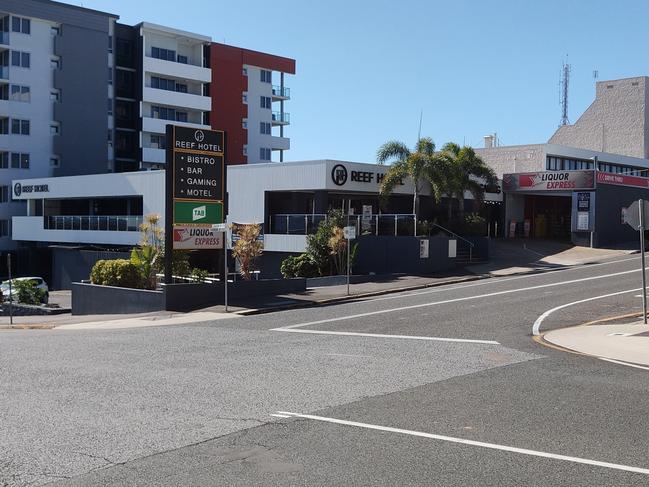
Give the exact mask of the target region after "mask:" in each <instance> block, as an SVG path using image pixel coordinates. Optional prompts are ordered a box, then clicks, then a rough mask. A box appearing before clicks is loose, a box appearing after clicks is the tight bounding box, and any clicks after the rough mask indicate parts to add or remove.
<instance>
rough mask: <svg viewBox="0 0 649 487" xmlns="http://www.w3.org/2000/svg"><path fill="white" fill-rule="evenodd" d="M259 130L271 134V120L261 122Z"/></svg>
mask: <svg viewBox="0 0 649 487" xmlns="http://www.w3.org/2000/svg"><path fill="white" fill-rule="evenodd" d="M259 132H260V133H262V134H264V135H270V122H259Z"/></svg>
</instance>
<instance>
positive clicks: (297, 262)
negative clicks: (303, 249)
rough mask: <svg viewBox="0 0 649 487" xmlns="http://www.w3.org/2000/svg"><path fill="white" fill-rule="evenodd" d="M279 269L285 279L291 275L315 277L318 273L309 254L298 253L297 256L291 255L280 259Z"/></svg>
mask: <svg viewBox="0 0 649 487" xmlns="http://www.w3.org/2000/svg"><path fill="white" fill-rule="evenodd" d="M280 271H281V272H282V276H284V277H285V278H286V279H290V278H292V277H315V276H317V275H318V269H317V267H316V266H315V264H314V263H313V261H312V260H311V257H310V256H309V254H300V255H298V256H297V257H296V256H294V255H291V256H290V257H287V258H286V259H284V260H283V261H282V265H281V267H280Z"/></svg>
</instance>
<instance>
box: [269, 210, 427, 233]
mask: <svg viewBox="0 0 649 487" xmlns="http://www.w3.org/2000/svg"><path fill="white" fill-rule="evenodd" d="M345 218H346V225H348V226H355V227H356V234H357V235H388V236H412V235H414V234H415V215H411V214H383V215H371V216H369V217H366V218H363V216H362V215H349V216H347V217H345ZM326 220H327V215H324V214H296V213H291V214H278V215H271V217H270V230H269V233H272V234H279V235H311V234H313V233H315V232H316V230H317V229H318V225H320V222H323V221H326Z"/></svg>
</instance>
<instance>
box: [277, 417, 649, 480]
mask: <svg viewBox="0 0 649 487" xmlns="http://www.w3.org/2000/svg"><path fill="white" fill-rule="evenodd" d="M278 414H283V415H287V416H290V417H293V418H304V419H311V420H314V421H322V422H325V423H333V424H340V425H343V426H355V427H357V428H364V429H370V430H376V431H385V432H388V433H399V434H402V435H409V436H418V437H421V438H429V439H431V440H439V441H446V442H449V443H458V444H461V445H469V446H478V447H481V448H488V449H490V450H499V451H505V452H509V453H519V454H521V455H530V456H534V457H541V458H549V459H552V460H562V461H566V462H572V463H579V464H582V465H592V466H595V467H604V468H610V469H613V470H623V471H625V472H633V473H640V474H644V475H649V469H647V468H641V467H632V466H629V465H621V464H619V463H609V462H601V461H599V460H589V459H587V458H580V457H571V456H567V455H558V454H556V453H547V452H543V451H538V450H528V449H526V448H517V447H514V446H507V445H499V444H496V443H486V442H483V441H475V440H467V439H465V438H456V437H452V436H444V435H436V434H432V433H424V432H422V431H413V430H406V429H401V428H391V427H389V426H379V425H375V424H368V423H359V422H357V421H346V420H343V419H335V418H327V417H324V416H314V415H311V414H299V413H289V412H285V411H278Z"/></svg>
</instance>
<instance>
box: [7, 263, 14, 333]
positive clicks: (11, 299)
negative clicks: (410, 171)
mask: <svg viewBox="0 0 649 487" xmlns="http://www.w3.org/2000/svg"><path fill="white" fill-rule="evenodd" d="M7 271H8V272H9V324H10V325H13V324H14V297H13V293H12V290H11V284H12V283H11V253H10V252H7Z"/></svg>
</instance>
